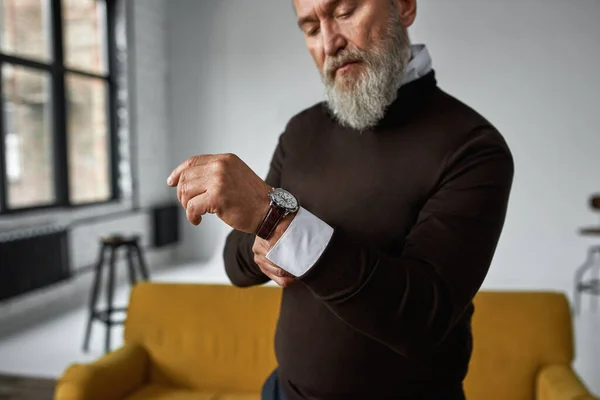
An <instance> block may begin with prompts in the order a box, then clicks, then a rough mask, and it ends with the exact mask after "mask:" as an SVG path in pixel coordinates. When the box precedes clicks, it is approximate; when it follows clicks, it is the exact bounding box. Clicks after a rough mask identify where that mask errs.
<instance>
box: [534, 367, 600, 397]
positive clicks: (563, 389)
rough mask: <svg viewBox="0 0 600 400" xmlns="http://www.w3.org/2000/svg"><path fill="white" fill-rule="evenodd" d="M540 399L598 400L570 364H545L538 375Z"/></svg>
mask: <svg viewBox="0 0 600 400" xmlns="http://www.w3.org/2000/svg"><path fill="white" fill-rule="evenodd" d="M536 391H537V396H536V399H538V400H597V398H596V397H594V396H593V395H592V394H591V393H590V392H589V391H588V390H587V389H586V387H585V386H584V384H583V382H582V381H581V379H579V377H578V376H577V374H576V373H575V371H573V369H572V368H571V367H570V366H569V365H548V366H545V367H544V368H543V369H542V370H541V371H540V373H539V374H538V377H537V382H536Z"/></svg>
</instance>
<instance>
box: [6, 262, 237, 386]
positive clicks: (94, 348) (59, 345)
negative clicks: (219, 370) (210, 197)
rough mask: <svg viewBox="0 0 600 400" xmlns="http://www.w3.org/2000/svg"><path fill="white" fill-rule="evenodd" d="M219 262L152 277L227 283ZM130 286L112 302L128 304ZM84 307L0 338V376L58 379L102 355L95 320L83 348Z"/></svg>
mask: <svg viewBox="0 0 600 400" xmlns="http://www.w3.org/2000/svg"><path fill="white" fill-rule="evenodd" d="M218 267H219V265H214V264H210V263H208V264H191V265H182V266H178V267H174V268H172V269H163V270H161V271H159V272H156V273H154V274H153V276H152V280H153V281H159V282H205V283H226V282H228V280H227V277H226V275H225V274H224V272H223V270H222V269H221V268H218ZM128 296H129V287H128V286H127V285H124V286H123V287H120V288H119V289H117V290H116V292H115V304H116V305H118V306H123V305H126V304H127V299H128ZM86 320H87V308H86V305H84V304H82V306H81V307H79V308H77V309H75V310H74V311H70V312H67V313H65V314H63V315H62V316H60V317H58V318H54V319H52V320H50V321H48V322H45V323H43V324H40V325H39V326H35V327H33V328H31V329H28V330H26V331H24V332H21V333H19V334H17V335H13V336H10V337H7V338H1V339H0V375H2V374H4V375H26V376H36V377H47V378H57V377H59V376H60V375H61V374H62V372H63V371H64V370H65V368H66V367H67V366H68V365H70V364H71V363H74V362H83V363H85V362H90V361H93V360H95V359H97V358H98V357H100V356H102V355H103V352H104V340H105V328H104V325H103V324H101V323H99V322H96V323H95V324H94V326H93V329H92V336H91V341H90V349H89V352H88V353H84V352H83V351H82V345H83V334H84V327H85V323H86ZM111 344H112V346H111V347H112V348H113V349H114V348H118V347H119V346H121V345H122V344H123V327H122V326H116V327H114V328H113V329H112V334H111Z"/></svg>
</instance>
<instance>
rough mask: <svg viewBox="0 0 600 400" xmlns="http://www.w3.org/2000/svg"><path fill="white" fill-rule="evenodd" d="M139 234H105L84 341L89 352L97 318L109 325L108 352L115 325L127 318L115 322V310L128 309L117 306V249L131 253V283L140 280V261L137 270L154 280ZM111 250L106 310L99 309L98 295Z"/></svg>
mask: <svg viewBox="0 0 600 400" xmlns="http://www.w3.org/2000/svg"><path fill="white" fill-rule="evenodd" d="M139 241H140V238H139V236H132V237H124V236H120V235H112V236H105V237H102V238H101V241H100V255H99V257H98V263H97V264H96V268H95V273H94V282H93V284H92V293H91V295H90V304H89V316H88V320H87V325H86V330H85V339H84V341H83V350H84V351H85V352H87V351H88V350H89V344H90V336H91V333H92V324H93V322H94V321H95V320H98V321H100V322H102V323H104V325H105V326H106V342H105V348H104V351H105V353H108V352H109V351H110V331H111V328H112V326H113V325H121V324H123V323H124V322H125V321H124V320H119V321H115V320H114V319H112V314H113V313H114V312H126V311H127V308H126V307H114V305H113V297H114V290H115V262H116V259H117V251H118V250H119V249H120V248H121V247H124V248H125V250H126V255H127V270H128V274H129V283H130V284H131V287H133V286H135V284H136V283H137V280H138V279H137V275H136V264H137V270H138V272H139V273H140V275H141V279H142V280H144V281H147V280H149V279H150V276H149V274H148V269H147V267H146V262H145V261H144V256H143V254H142V250H141V249H140V245H139ZM107 250H108V251H110V261H109V269H108V282H107V285H106V302H107V307H106V308H105V309H103V310H100V309H98V308H97V306H98V298H99V294H100V286H101V285H102V269H103V268H104V258H105V254H106V251H107ZM134 257H135V258H137V263H135V262H134Z"/></svg>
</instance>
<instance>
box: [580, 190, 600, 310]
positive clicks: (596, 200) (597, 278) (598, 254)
mask: <svg viewBox="0 0 600 400" xmlns="http://www.w3.org/2000/svg"><path fill="white" fill-rule="evenodd" d="M589 205H590V208H591V209H592V210H594V211H600V196H598V195H596V196H592V197H591V198H590V201H589ZM579 233H580V234H581V235H582V236H589V237H598V238H600V226H592V227H584V228H582V229H580V231H579ZM586 274H587V275H589V279H587V280H585V275H586ZM584 293H587V294H590V295H591V296H592V298H591V309H592V311H594V312H596V310H597V309H598V299H599V298H600V246H599V245H596V246H591V247H590V248H589V250H588V256H587V259H586V260H585V262H584V263H583V265H581V266H580V267H579V268H578V269H577V270H576V271H575V293H574V298H573V303H574V304H573V308H574V309H575V310H574V311H575V314H579V312H580V310H581V295H582V294H584Z"/></svg>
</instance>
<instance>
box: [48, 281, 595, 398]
mask: <svg viewBox="0 0 600 400" xmlns="http://www.w3.org/2000/svg"><path fill="white" fill-rule="evenodd" d="M280 296H281V290H280V289H279V288H277V287H270V286H262V287H256V288H250V289H238V288H235V287H233V286H228V285H199V284H167V283H140V284H138V285H137V286H136V287H135V288H134V290H133V291H132V295H131V300H130V304H129V311H128V316H127V321H126V325H125V345H124V346H123V347H122V348H120V349H118V350H116V351H114V352H112V353H109V354H107V355H106V356H104V357H102V358H101V359H99V360H98V361H96V362H94V363H91V364H74V365H71V366H70V367H69V368H68V369H67V370H66V371H65V372H64V374H63V376H62V377H61V378H60V379H59V381H58V383H57V386H56V392H55V400H141V399H145V400H259V399H260V388H261V386H262V384H263V382H264V380H265V378H266V377H267V376H268V374H269V373H270V372H271V371H272V370H273V368H274V367H275V365H276V360H275V355H274V353H273V339H274V328H275V324H276V321H277V316H278V313H279V300H280ZM475 309H476V311H475V317H474V320H473V330H474V354H473V358H472V363H471V365H470V369H469V374H468V377H467V379H466V382H465V389H466V392H467V398H468V399H469V400H496V399H497V400H534V399H535V400H586V399H594V397H592V396H591V395H590V394H589V393H588V391H587V390H586V388H585V387H584V385H583V384H582V383H581V381H580V380H579V379H578V377H577V376H576V374H575V373H574V372H573V370H572V369H571V362H572V360H573V337H572V330H571V318H570V311H569V307H568V304H567V300H566V298H565V297H564V296H563V295H561V294H557V293H527V292H480V293H479V294H478V295H477V298H476V300H475ZM365 400H373V399H365Z"/></svg>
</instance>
